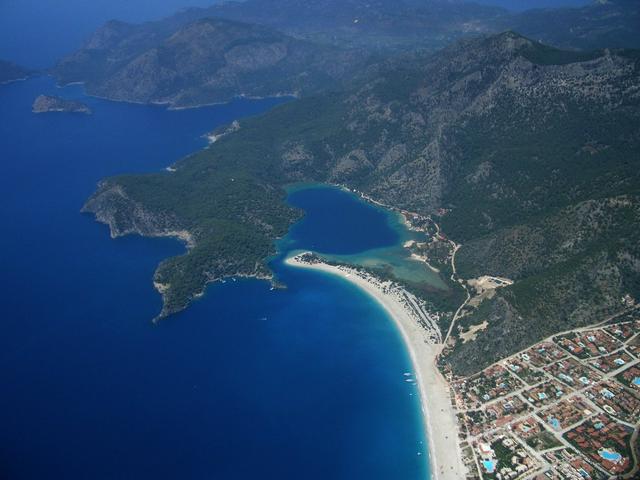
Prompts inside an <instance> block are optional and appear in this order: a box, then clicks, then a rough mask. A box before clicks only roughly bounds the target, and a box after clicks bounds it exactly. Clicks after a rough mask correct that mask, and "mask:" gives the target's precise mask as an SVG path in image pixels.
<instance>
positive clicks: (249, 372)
mask: <svg viewBox="0 0 640 480" xmlns="http://www.w3.org/2000/svg"><path fill="white" fill-rule="evenodd" d="M41 93H51V94H59V95H61V96H65V97H67V98H78V99H81V100H82V101H83V102H85V103H87V104H89V106H90V107H91V108H92V109H93V111H94V115H93V116H90V117H86V116H74V115H68V114H60V115H56V114H51V115H34V114H32V113H31V111H30V108H31V103H32V102H33V99H34V98H35V97H36V96H37V95H39V94H41ZM277 103H278V100H263V101H248V100H237V101H234V102H232V103H230V104H228V105H220V106H216V107H210V108H203V109H197V110H185V111H174V112H169V111H167V110H165V109H163V108H160V107H151V106H141V105H128V104H122V103H112V102H107V101H104V100H100V99H95V98H87V97H85V96H84V95H83V93H82V90H81V89H80V88H79V87H77V86H75V87H69V88H66V89H63V90H59V89H57V88H55V86H54V85H53V83H52V81H51V80H50V79H47V78H36V79H32V80H29V81H26V82H18V83H14V84H9V85H5V86H1V87H0V148H1V149H2V152H3V155H2V158H3V161H2V175H1V176H0V191H2V202H0V221H1V222H2V225H3V227H4V228H3V235H2V236H0V265H1V266H2V275H1V277H0V302H1V304H2V308H3V315H2V322H1V324H0V328H1V329H2V331H1V334H0V384H1V385H2V386H3V394H2V395H0V423H1V424H2V429H0V477H3V478H11V479H36V478H37V479H39V478H94V479H113V478H124V479H126V478H135V479H140V478H150V477H153V478H161V479H164V478H166V479H175V478H187V479H201V478H216V479H245V478H246V479H249V478H256V477H261V478H269V479H270V478H274V479H276V478H277V479H289V478H291V479H294V478H295V479H297V478H305V479H316V478H317V479H321V478H322V479H326V478H332V479H365V478H366V479H374V480H375V479H397V478H403V479H423V478H426V477H427V476H428V469H429V465H428V462H427V458H426V457H427V456H426V454H425V452H426V447H425V443H426V439H425V438H424V435H423V429H422V418H421V414H420V410H419V403H418V398H417V392H416V391H415V387H413V386H411V385H409V384H407V383H406V382H404V380H403V378H404V377H403V373H404V372H406V371H407V370H409V369H410V362H409V359H408V358H407V355H406V352H405V349H404V346H403V344H402V341H401V339H400V336H399V335H398V332H397V331H396V330H395V328H394V326H393V324H392V322H390V321H389V319H388V317H387V316H386V314H385V312H384V311H382V310H381V309H380V308H379V306H378V305H377V304H375V303H374V302H373V301H372V300H371V299H370V298H369V297H367V296H365V295H364V294H362V293H361V292H360V291H359V290H358V289H357V288H355V287H353V286H351V285H349V284H347V283H345V282H343V281H340V280H339V279H335V278H332V277H330V276H326V275H320V274H317V273H313V272H306V271H300V270H294V269H290V268H287V267H285V266H284V265H282V263H281V261H280V260H279V259H274V261H273V268H274V270H275V271H276V273H277V275H278V277H279V278H281V279H282V280H283V282H285V283H286V285H287V286H288V288H286V289H284V290H273V291H272V290H270V288H269V285H268V284H266V283H265V282H259V281H252V280H238V281H227V282H226V283H224V284H216V285H212V286H210V288H209V289H208V290H207V293H206V295H205V297H204V298H203V299H201V300H200V301H198V302H194V304H193V305H192V306H191V307H190V308H189V309H188V310H186V311H185V312H182V313H181V314H179V315H175V316H173V317H171V318H169V319H167V320H166V321H163V322H161V323H160V324H158V325H156V326H154V325H152V323H151V322H150V319H151V318H153V316H154V315H155V314H156V313H157V312H158V311H159V308H160V297H159V295H158V294H157V292H156V291H155V290H154V289H153V285H152V281H151V279H152V274H153V271H154V269H155V267H156V266H157V264H158V263H159V262H160V261H161V260H162V259H164V258H167V257H169V256H172V255H175V254H177V253H179V252H181V251H182V246H181V245H180V244H178V243H177V242H175V241H172V240H169V239H146V238H141V237H136V236H130V237H125V238H121V239H117V240H112V239H110V238H109V234H108V230H107V228H106V227H105V226H104V225H100V224H98V223H96V222H95V221H94V220H93V219H92V218H91V217H90V216H87V215H81V214H80V213H79V210H80V207H81V206H82V204H83V202H84V201H85V199H86V198H87V197H88V196H89V195H90V194H91V192H92V191H93V190H94V188H95V185H96V182H97V181H98V180H99V179H101V178H103V177H105V176H109V175H115V174H119V173H126V172H151V171H157V170H160V169H162V168H164V167H166V166H168V165H170V164H172V163H173V162H174V161H176V160H177V159H179V158H180V157H182V156H184V155H187V154H188V153H190V152H193V151H195V150H197V149H199V148H202V147H204V146H205V145H206V143H205V141H204V140H203V139H202V137H201V136H202V135H203V134H204V133H206V132H208V131H210V130H212V129H213V128H215V127H216V126H218V125H221V124H224V123H229V122H230V121H232V120H233V119H236V118H241V117H244V116H247V115H253V114H257V113H260V112H263V111H265V110H267V109H269V108H271V107H272V106H274V105H275V104H277ZM300 195H301V196H298V200H300V201H301V202H302V203H305V202H306V204H305V206H304V208H305V209H306V211H307V212H308V215H307V217H305V220H304V221H305V222H306V225H307V226H308V227H310V229H309V230H305V228H306V227H305V228H302V229H296V228H295V227H294V229H292V231H291V233H290V234H289V236H288V237H287V239H286V241H285V242H284V243H285V244H288V245H291V247H292V248H294V247H296V248H299V247H302V248H309V247H308V246H310V245H312V244H315V242H318V243H319V244H321V245H323V249H324V250H326V251H327V252H329V253H335V254H350V255H351V254H353V255H357V254H359V253H361V252H364V251H367V250H371V249H372V248H373V249H375V248H383V247H391V246H393V245H396V244H397V242H398V240H399V237H398V236H397V232H395V231H394V230H393V229H391V230H388V229H389V225H388V223H387V222H386V220H385V218H386V217H385V216H384V214H383V213H381V212H377V213H375V214H373V213H372V212H370V211H369V210H366V211H365V210H362V208H365V207H366V206H363V205H362V204H359V203H357V204H352V203H351V202H352V201H353V198H352V197H350V196H347V197H343V196H341V195H337V194H335V195H336V196H334V193H331V192H329V193H328V195H329V196H330V198H326V197H325V198H324V199H321V200H327V201H330V202H332V203H331V204H332V205H333V208H335V209H337V210H340V211H344V212H346V213H345V215H347V216H346V217H345V218H344V222H345V223H346V224H350V223H352V222H356V221H357V222H363V223H359V225H360V227H359V230H363V231H367V232H370V233H372V232H375V235H367V236H359V235H356V234H355V233H353V234H349V235H348V236H346V235H345V230H344V229H340V228H337V227H335V226H331V224H324V223H323V224H322V226H318V225H315V224H314V223H313V222H315V221H316V220H314V219H315V218H317V219H318V221H320V217H318V216H317V215H316V214H321V210H322V205H323V203H322V202H316V201H315V200H314V199H313V198H312V197H313V196H314V192H311V193H308V195H311V197H305V195H306V194H305V193H304V192H300ZM294 200H295V199H294ZM367 208H368V207H367ZM381 215H382V216H381ZM326 225H329V228H325V226H326ZM373 240H375V241H373ZM286 253H287V250H286V249H285V250H283V251H282V254H283V255H284V254H286Z"/></svg>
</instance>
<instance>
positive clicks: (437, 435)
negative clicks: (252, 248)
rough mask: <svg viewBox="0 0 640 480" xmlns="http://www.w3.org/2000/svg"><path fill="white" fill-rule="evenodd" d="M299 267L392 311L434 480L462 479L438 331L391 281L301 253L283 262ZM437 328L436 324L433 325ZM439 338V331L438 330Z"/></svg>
mask: <svg viewBox="0 0 640 480" xmlns="http://www.w3.org/2000/svg"><path fill="white" fill-rule="evenodd" d="M284 262H285V263H286V264H287V265H289V266H292V267H296V268H307V269H312V270H318V271H322V272H325V273H330V274H333V275H336V276H339V277H341V278H343V279H345V280H347V281H349V282H351V283H352V284H354V285H356V286H358V287H359V288H360V289H361V290H363V291H364V292H366V293H367V294H368V295H370V296H371V297H373V298H374V299H375V300H376V301H377V302H378V303H379V304H380V305H381V306H382V307H383V308H384V309H385V310H386V311H387V313H388V314H389V316H390V317H391V319H392V320H393V321H394V323H395V325H396V327H397V328H398V330H399V332H400V334H401V336H402V338H403V340H404V343H405V346H406V348H407V350H408V352H409V356H410V358H411V363H412V365H413V369H414V371H415V377H416V379H417V380H418V385H419V387H420V388H419V391H420V405H421V409H422V416H423V419H424V428H425V436H426V440H427V442H428V445H429V464H430V465H429V466H430V472H431V478H432V479H434V480H459V479H461V478H465V476H466V468H465V467H464V464H463V462H462V454H461V450H460V445H459V442H458V426H457V419H456V414H455V411H454V409H453V406H452V405H451V397H450V394H449V389H450V387H449V385H448V383H447V381H446V380H445V379H444V378H443V377H442V375H441V374H440V372H439V371H438V369H437V367H436V364H435V361H436V357H437V355H438V353H439V352H440V350H441V349H442V347H443V345H442V344H441V343H435V341H434V340H435V338H436V337H435V334H434V332H430V331H429V330H427V329H426V328H424V327H422V326H420V325H419V324H418V321H419V320H420V319H419V318H418V317H417V314H416V312H415V310H414V309H413V308H410V307H409V306H408V305H406V304H404V303H403V302H402V301H401V299H400V298H398V295H397V293H398V291H399V290H400V289H399V287H393V288H391V283H390V282H380V281H377V280H376V279H375V278H374V277H372V276H370V275H368V274H366V273H361V272H359V271H357V270H355V269H352V268H349V267H345V266H333V265H329V264H326V263H321V262H318V263H308V262H304V261H302V260H300V259H299V258H298V256H294V257H289V258H287V259H286V260H285V261H284ZM434 328H436V327H435V324H434ZM437 337H438V338H440V337H441V335H440V332H439V331H438V332H437Z"/></svg>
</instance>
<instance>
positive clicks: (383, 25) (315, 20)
mask: <svg viewBox="0 0 640 480" xmlns="http://www.w3.org/2000/svg"><path fill="white" fill-rule="evenodd" d="M505 13H506V11H505V10H503V9H501V8H496V7H489V6H482V5H478V4H474V3H460V2H449V1H444V0H366V1H365V0H317V1H314V2H309V1H306V0H246V1H244V2H227V3H224V4H221V5H218V6H214V7H212V8H211V9H209V14H210V15H213V16H217V17H223V18H230V19H235V20H242V21H244V22H249V23H257V24H261V25H268V26H270V27H273V28H276V29H278V30H281V31H284V32H286V33H288V34H290V35H294V36H298V37H304V38H307V39H312V40H315V41H320V42H323V43H333V44H340V45H345V44H347V45H351V46H358V47H367V48H393V47H406V46H407V45H417V46H422V47H426V48H430V49H434V48H440V47H443V46H444V45H446V44H448V43H449V42H450V41H452V40H454V39H456V38H459V37H460V36H461V35H469V34H478V33H483V32H488V31H490V27H489V22H490V21H492V20H493V19H495V18H497V17H500V16H501V15H503V14H505Z"/></svg>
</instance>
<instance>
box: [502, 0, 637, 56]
mask: <svg viewBox="0 0 640 480" xmlns="http://www.w3.org/2000/svg"><path fill="white" fill-rule="evenodd" d="M498 26H499V28H511V29H513V30H516V31H518V32H520V33H522V34H524V35H527V36H528V37H530V38H533V39H536V40H538V41H541V42H544V43H548V44H552V45H555V46H556V47H561V48H581V49H587V50H588V49H594V48H640V2H638V1H636V0H602V1H598V2H593V3H591V4H589V5H586V6H583V7H580V8H560V9H539V10H529V11H526V12H523V13H521V14H519V15H515V16H514V17H511V18H505V19H502V20H501V21H499V22H498Z"/></svg>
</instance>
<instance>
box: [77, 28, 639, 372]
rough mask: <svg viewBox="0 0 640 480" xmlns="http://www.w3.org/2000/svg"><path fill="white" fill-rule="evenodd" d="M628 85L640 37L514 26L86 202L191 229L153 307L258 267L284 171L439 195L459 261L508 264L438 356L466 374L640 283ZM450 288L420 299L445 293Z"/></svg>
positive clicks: (425, 203)
mask: <svg viewBox="0 0 640 480" xmlns="http://www.w3.org/2000/svg"><path fill="white" fill-rule="evenodd" d="M639 92H640V52H638V51H633V50H622V51H611V50H606V51H595V52H587V53H585V52H572V51H562V50H557V49H554V48H551V47H547V46H544V45H542V44H539V43H536V42H533V41H531V40H529V39H527V38H524V37H522V36H520V35H518V34H515V33H513V32H506V33H503V34H499V35H497V36H492V37H487V38H481V39H474V40H467V41H461V42H459V43H457V44H456V45H454V46H452V47H450V48H447V49H445V50H443V51H441V52H438V53H437V54H434V55H428V56H425V55H421V54H415V55H409V56H406V57H403V58H397V59H394V60H389V61H387V62H385V63H383V64H382V65H380V66H377V67H370V69H369V71H368V72H366V75H365V79H363V80H361V81H359V83H358V84H357V85H355V86H353V87H350V88H349V89H348V90H347V91H345V92H343V93H325V94H321V95H318V96H311V97H308V98H304V99H301V100H298V101H295V102H292V103H291V104H288V105H284V106H282V107H278V108H277V109H275V110H273V111H272V112H270V113H268V114H266V115H263V116H261V117H258V118H255V119H250V120H247V121H243V122H241V123H240V126H239V128H237V126H236V127H235V128H233V129H232V130H230V133H229V134H227V135H224V136H222V137H221V138H220V140H219V141H218V142H216V143H215V144H214V145H213V146H212V147H211V148H210V149H208V150H206V151H204V152H201V153H199V154H196V155H194V156H191V157H188V158H187V159H185V160H183V161H181V162H178V163H177V164H176V165H175V171H174V172H173V173H163V174H153V175H141V176H140V175H134V176H122V177H116V178H112V179H108V180H106V181H105V182H103V183H101V185H100V187H99V189H98V191H97V192H96V194H95V195H94V196H93V197H92V198H91V199H90V200H89V201H88V202H87V205H86V207H85V208H86V210H87V211H91V212H94V213H95V214H96V215H97V217H98V219H100V220H101V221H103V222H105V223H108V224H109V225H110V227H111V230H112V232H113V234H114V235H119V234H126V233H130V232H139V233H142V234H146V235H157V234H162V233H165V234H166V233H167V232H175V231H186V232H190V234H191V237H190V238H191V240H192V241H193V244H192V248H191V250H190V251H189V253H188V254H186V255H183V256H180V257H176V258H173V259H170V260H167V261H166V262H163V264H162V265H161V266H160V267H159V269H158V271H157V273H156V277H155V278H156V282H157V283H158V285H160V287H161V291H162V293H163V297H164V301H165V304H164V305H165V306H164V309H163V314H162V315H168V314H171V313H173V312H175V311H178V310H180V309H182V308H185V307H186V306H187V305H188V303H189V302H190V301H191V300H192V299H193V298H194V297H195V295H196V294H197V293H199V292H201V291H202V289H203V287H204V285H205V284H206V283H207V282H208V281H211V280H214V279H219V278H224V277H225V276H227V275H234V274H245V275H248V274H253V275H261V276H264V275H268V268H267V266H266V263H265V261H266V258H267V257H268V255H269V254H271V253H273V240H274V239H275V238H277V237H279V236H280V235H282V234H283V232H285V231H286V230H287V228H288V226H289V225H290V224H291V222H293V221H294V220H295V219H296V218H297V213H296V212H295V211H293V210H292V209H290V208H289V207H287V206H286V204H284V202H283V200H284V197H285V193H284V191H283V186H284V185H285V184H287V183H290V182H294V181H328V182H334V183H342V184H346V185H348V186H350V187H353V188H356V189H358V190H361V191H363V192H366V193H367V194H368V195H371V196H372V197H373V198H375V199H377V200H380V201H382V202H385V203H387V204H391V205H394V206H397V207H400V208H404V209H407V210H410V211H416V212H420V213H423V214H434V215H438V214H441V213H442V210H440V209H445V211H446V212H447V213H446V214H445V215H444V216H442V218H439V221H440V223H441V225H442V227H443V231H444V232H445V233H446V234H447V235H448V236H450V238H452V239H454V240H455V241H457V242H460V243H462V247H461V249H460V250H459V251H458V256H457V261H456V264H457V266H458V270H459V273H460V275H462V276H463V277H465V278H470V277H477V276H480V275H485V274H486V275H498V276H504V277H508V278H511V279H512V280H514V284H513V285H512V286H509V287H505V288H502V289H499V290H498V291H497V292H496V294H495V295H494V296H492V297H491V296H490V297H488V298H487V299H485V300H484V302H482V303H481V304H480V306H479V308H478V309H477V310H472V311H469V313H468V315H467V316H465V317H463V318H462V320H461V322H460V324H459V326H460V328H461V331H466V330H467V329H468V328H470V327H471V326H472V325H476V324H479V323H481V321H482V319H486V318H489V323H488V327H487V328H486V329H485V330H480V331H479V332H478V335H477V340H476V341H468V342H466V343H463V342H462V341H460V340H459V337H458V334H459V333H460V331H459V330H458V329H454V339H458V341H457V343H456V345H455V347H454V348H453V349H452V350H451V351H450V352H449V357H448V358H449V361H450V362H451V363H452V365H453V367H454V370H455V371H456V372H457V373H471V372H473V371H477V370H478V369H480V368H482V367H483V366H484V365H487V364H489V363H491V362H493V361H494V360H495V359H496V358H499V357H501V356H504V355H505V354H507V353H510V352H514V351H517V350H518V349H520V348H523V347H525V346H527V345H530V344H531V343H533V342H535V341H536V340H538V339H540V338H542V337H544V336H546V335H549V334H551V333H553V332H556V331H559V330H563V329H566V328H569V327H573V326H580V325H587V324H590V323H594V322H595V321H597V320H598V319H601V318H602V317H603V316H604V315H606V314H608V313H610V312H613V311H616V310H618V309H619V308H620V306H621V298H622V297H623V296H624V295H627V294H629V295H631V296H632V297H635V298H640V238H639V235H640V234H639V232H640V228H638V227H639V226H640V173H639V172H640V155H638V152H639V151H640V108H638V107H639V106H640V105H639V103H640V93H639ZM240 245H241V246H242V247H241V248H239V247H238V246H240ZM458 295H459V292H457V290H456V288H455V286H453V285H452V286H451V288H450V290H449V291H448V292H446V291H444V292H439V293H434V292H430V294H429V295H428V296H427V299H428V300H429V301H436V300H437V298H436V297H438V298H439V300H437V302H438V304H440V305H443V306H444V307H443V308H450V309H452V308H455V305H456V302H458V300H459V299H458ZM446 305H449V307H446ZM447 326H448V325H446V324H443V325H442V328H443V329H446V328H447Z"/></svg>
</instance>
